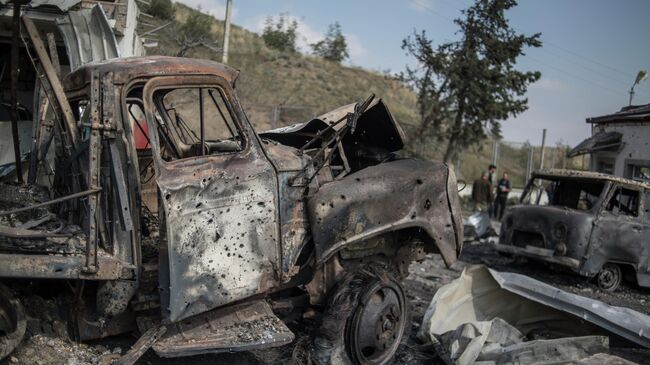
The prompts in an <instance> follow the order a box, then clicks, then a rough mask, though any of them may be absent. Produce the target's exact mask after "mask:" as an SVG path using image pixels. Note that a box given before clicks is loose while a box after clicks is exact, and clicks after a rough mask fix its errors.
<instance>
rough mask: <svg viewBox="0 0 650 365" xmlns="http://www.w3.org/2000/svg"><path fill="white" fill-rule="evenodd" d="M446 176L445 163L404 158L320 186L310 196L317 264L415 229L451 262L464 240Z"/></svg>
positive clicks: (453, 260)
mask: <svg viewBox="0 0 650 365" xmlns="http://www.w3.org/2000/svg"><path fill="white" fill-rule="evenodd" d="M447 176H448V169H447V167H446V166H445V165H443V164H440V163H432V162H428V161H420V160H415V159H404V160H397V161H392V162H387V163H383V164H379V165H376V166H371V167H368V168H366V169H363V170H361V171H359V172H356V173H354V174H351V175H348V176H346V177H345V178H343V179H342V180H338V181H334V182H331V183H328V184H326V185H324V186H322V187H321V188H320V190H319V191H318V192H317V193H316V194H314V195H313V196H312V197H310V198H309V200H308V204H309V215H310V222H311V227H312V234H313V237H314V243H315V248H316V257H317V260H318V262H321V263H322V262H324V261H325V260H327V259H328V258H329V257H330V256H332V255H333V254H334V253H335V252H337V251H338V250H339V249H341V248H342V247H344V246H345V245H348V244H351V243H355V242H360V241H364V240H366V239H368V238H371V237H374V236H377V235H380V234H382V233H385V232H389V231H396V230H400V229H403V228H409V227H417V228H421V229H422V230H423V231H424V232H426V234H427V235H428V236H429V237H430V238H431V239H433V241H434V242H435V244H436V246H437V247H436V248H437V249H438V250H439V251H440V253H441V255H442V257H443V259H444V260H445V263H446V264H447V265H451V264H452V263H454V262H455V261H456V252H457V245H459V244H461V243H460V242H457V239H458V238H457V235H456V232H457V231H458V230H457V229H455V228H454V223H455V222H454V220H453V219H452V214H450V209H449V208H450V205H449V201H448V196H447V189H446V186H447V184H446V183H447ZM452 208H453V209H454V210H458V209H460V207H458V206H452ZM460 230H461V231H460V232H461V234H462V228H460Z"/></svg>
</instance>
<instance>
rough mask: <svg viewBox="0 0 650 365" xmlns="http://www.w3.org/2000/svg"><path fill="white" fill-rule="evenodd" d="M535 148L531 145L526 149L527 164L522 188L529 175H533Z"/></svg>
mask: <svg viewBox="0 0 650 365" xmlns="http://www.w3.org/2000/svg"><path fill="white" fill-rule="evenodd" d="M534 149H535V147H533V146H532V145H531V146H530V147H529V148H528V162H527V163H526V181H524V186H526V184H527V183H528V180H530V175H531V174H532V173H533V151H534Z"/></svg>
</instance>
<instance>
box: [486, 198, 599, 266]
mask: <svg viewBox="0 0 650 365" xmlns="http://www.w3.org/2000/svg"><path fill="white" fill-rule="evenodd" d="M594 218H595V217H594V214H593V213H590V212H579V211H570V210H568V209H564V208H560V207H548V206H535V205H520V206H514V207H511V208H509V210H508V213H506V216H505V217H504V218H503V220H502V224H501V235H500V239H499V243H500V244H504V245H512V246H516V247H521V248H526V246H535V247H537V248H540V249H544V250H548V252H549V253H550V254H551V255H555V253H556V252H557V253H558V254H559V253H562V254H561V255H558V256H566V257H569V258H574V259H576V260H579V261H580V260H582V259H583V257H584V256H585V254H586V253H587V247H588V246H589V239H590V237H591V229H592V226H593V222H594ZM532 237H539V239H538V240H533V239H532ZM540 252H541V251H540Z"/></svg>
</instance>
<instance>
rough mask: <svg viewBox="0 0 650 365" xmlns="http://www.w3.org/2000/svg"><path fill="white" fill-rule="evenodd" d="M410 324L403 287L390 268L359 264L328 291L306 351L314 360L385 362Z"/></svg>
mask: <svg viewBox="0 0 650 365" xmlns="http://www.w3.org/2000/svg"><path fill="white" fill-rule="evenodd" d="M410 328H411V324H410V321H409V310H408V302H407V300H406V296H405V295H404V289H403V288H402V285H401V284H400V282H399V281H398V280H397V279H396V278H395V276H394V275H393V274H392V271H391V270H389V269H388V268H386V267H383V266H380V265H370V266H367V267H363V268H360V269H358V270H355V271H353V272H351V273H349V274H348V275H346V276H345V277H344V278H343V280H341V281H340V282H339V283H338V285H337V287H336V289H335V290H334V292H333V294H332V295H331V296H330V298H329V301H328V306H327V308H326V310H325V313H324V315H323V318H322V322H321V326H320V328H319V329H318V331H317V333H316V336H315V338H314V343H313V350H312V356H311V357H312V360H313V361H314V363H315V364H318V365H331V364H345V365H357V364H364V365H365V364H372V365H381V364H386V363H388V362H390V360H391V359H392V358H393V357H394V355H395V353H396V352H397V349H398V347H399V345H400V342H401V341H402V339H403V338H404V336H405V332H406V331H407V329H410Z"/></svg>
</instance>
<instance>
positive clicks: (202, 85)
mask: <svg viewBox="0 0 650 365" xmlns="http://www.w3.org/2000/svg"><path fill="white" fill-rule="evenodd" d="M23 22H24V25H25V29H26V30H27V33H28V35H29V41H30V42H31V43H30V44H29V47H28V50H31V51H33V52H36V53H37V56H36V57H32V59H33V60H35V65H34V66H35V67H36V68H37V69H38V70H40V71H41V72H39V75H42V78H41V80H40V81H41V83H42V85H43V86H44V89H45V91H46V94H47V102H49V105H50V108H51V109H52V112H51V113H43V115H42V117H41V118H39V120H37V122H35V125H34V136H33V142H34V143H33V146H32V152H31V155H30V161H29V168H28V171H29V173H28V184H27V185H15V184H10V183H3V184H0V189H1V190H2V194H1V196H2V198H1V199H0V200H1V201H0V204H2V207H1V208H2V209H3V210H2V211H1V212H0V285H2V284H4V286H0V288H2V289H3V290H2V294H3V295H0V297H2V298H1V299H3V300H0V304H3V303H4V305H3V308H2V309H4V310H5V311H6V312H7V313H14V315H12V316H10V317H11V318H12V319H11V320H9V321H7V323H8V324H7V325H5V327H7V328H6V331H5V332H6V333H8V334H11V338H12V339H13V342H11V343H12V345H11V346H6V351H4V352H3V351H0V355H2V356H5V355H6V354H7V353H9V352H10V351H11V350H12V349H13V347H15V344H16V343H17V342H19V341H20V337H22V336H21V332H23V333H24V319H23V320H21V309H20V293H21V289H22V287H23V285H24V284H25V283H30V287H33V286H34V285H35V286H36V287H38V285H43V286H48V287H53V286H54V287H57V288H59V290H60V292H61V294H60V297H61V301H62V302H64V303H66V306H64V307H66V308H68V315H69V318H70V320H69V321H68V327H69V331H70V333H71V334H73V336H74V338H75V339H77V340H79V341H86V340H91V339H97V338H103V337H107V336H112V335H116V334H120V333H125V332H130V331H139V332H140V333H141V334H142V336H141V337H140V339H139V340H138V341H137V342H136V344H135V345H134V346H133V348H132V349H131V350H130V351H129V352H128V353H127V354H126V355H125V356H123V357H121V358H119V359H116V360H115V363H119V364H128V363H133V362H134V361H135V360H136V359H137V358H138V357H139V356H140V355H141V354H142V353H143V352H144V351H146V349H148V348H150V347H152V348H153V350H154V351H156V352H157V353H158V354H159V355H160V356H164V357H176V356H189V355H195V354H202V353H218V352H229V351H245V350H251V349H259V348H264V347H270V346H280V345H284V344H288V343H290V342H291V341H292V340H293V338H294V335H293V333H292V332H291V331H290V330H289V328H288V327H287V326H286V325H285V324H284V322H283V321H282V320H281V319H280V318H279V316H280V317H283V318H284V316H282V315H281V314H286V313H287V312H289V313H292V314H293V313H295V312H298V313H301V312H302V311H304V310H306V309H307V308H311V309H313V310H315V311H316V312H317V313H319V316H320V318H321V321H322V326H321V328H320V330H319V331H318V333H317V334H316V336H315V342H314V346H313V348H314V349H315V351H314V353H313V359H314V361H316V362H317V363H370V362H371V363H377V364H381V363H386V362H388V361H389V360H390V359H391V357H392V356H393V354H394V353H395V351H396V349H397V346H398V345H399V342H400V340H401V338H402V336H403V332H404V329H405V327H406V325H407V323H406V322H407V317H408V305H407V303H406V298H405V295H404V292H403V289H402V287H401V284H400V281H401V279H402V278H403V277H405V276H406V275H407V274H408V265H409V264H410V262H412V261H413V260H420V259H423V258H424V255H425V252H437V253H440V254H441V256H442V257H443V259H444V261H445V263H446V264H448V265H450V264H452V263H453V262H454V261H455V260H456V258H457V256H458V254H459V252H460V250H461V246H462V236H463V233H462V221H461V218H460V207H459V200H458V196H457V189H456V179H455V176H454V174H453V172H452V171H451V170H450V169H448V168H447V167H446V166H444V165H442V164H438V163H431V162H425V161H418V160H414V159H400V158H399V157H397V155H396V154H395V153H396V152H397V151H399V150H400V149H402V148H403V146H404V144H403V132H402V131H401V129H400V127H399V125H398V124H397V123H396V122H395V121H394V120H393V118H392V116H391V114H390V112H389V111H388V108H387V107H386V105H385V104H384V103H383V102H382V101H381V100H379V99H376V98H374V97H370V98H368V99H367V100H366V101H364V102H361V103H357V104H352V105H349V106H345V107H342V108H339V109H337V110H335V111H332V112H330V113H327V114H325V115H323V116H321V117H319V118H316V119H314V120H312V121H310V122H308V123H303V124H300V125H296V126H292V127H286V128H281V129H278V130H273V131H268V132H265V133H260V134H258V133H256V132H255V131H254V130H253V129H252V127H251V125H250V123H249V122H248V119H247V118H246V115H245V114H244V113H243V111H242V109H241V106H240V104H239V101H238V99H237V97H236V94H235V93H234V84H235V80H236V78H237V71H235V70H233V69H231V68H229V67H227V66H224V65H221V64H217V63H214V62H210V61H204V60H196V59H177V58H167V57H147V58H129V59H114V60H109V61H104V62H100V63H94V64H89V65H86V66H82V67H80V68H78V69H77V70H75V71H74V72H72V73H71V74H69V75H67V76H66V77H65V80H64V82H63V83H61V82H60V81H59V79H58V77H57V76H56V74H55V73H54V72H53V67H52V63H51V60H50V58H49V56H48V54H47V52H46V50H45V47H44V46H43V43H42V41H41V40H40V36H39V34H38V31H37V30H36V29H35V27H34V25H33V23H32V22H31V20H30V19H29V18H23ZM188 95H190V96H191V95H198V98H196V97H190V96H188ZM172 96H174V97H176V99H173V98H172V99H173V100H172V101H171V102H170V101H169V100H167V99H168V98H171V97H172ZM41 102H42V103H44V102H45V100H42V101H41ZM194 106H197V109H196V110H197V112H196V113H191V112H189V110H190V107H194ZM209 108H212V109H211V111H210V109H209ZM192 110H193V109H192ZM47 115H50V116H52V119H48V118H47V117H46V116H47ZM190 120H191V121H190ZM216 120H219V121H221V122H223V123H224V126H225V127H224V128H223V130H218V131H217V130H216V129H215V128H214V125H215V124H214V123H216V122H215V121H216ZM226 127H227V128H226ZM218 133H230V137H229V138H216V137H213V136H216V135H217V134H218ZM143 138H144V139H145V140H146V142H145V143H144V144H143V143H142V139H143ZM138 141H139V142H138ZM143 146H144V147H143ZM52 279H56V280H54V281H53V280H52ZM11 293H16V295H15V296H14V295H12V294H11ZM16 298H17V299H16ZM7 303H8V304H7ZM12 346H13V347H12ZM0 350H2V349H0Z"/></svg>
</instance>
